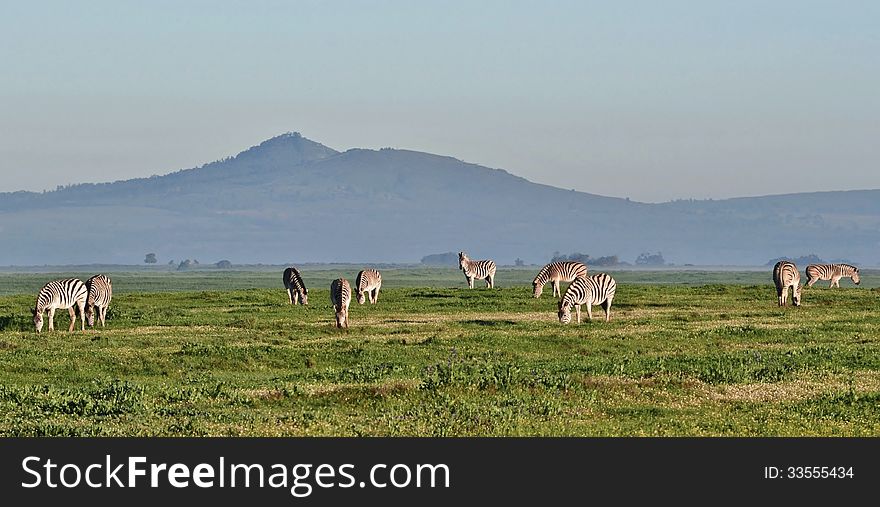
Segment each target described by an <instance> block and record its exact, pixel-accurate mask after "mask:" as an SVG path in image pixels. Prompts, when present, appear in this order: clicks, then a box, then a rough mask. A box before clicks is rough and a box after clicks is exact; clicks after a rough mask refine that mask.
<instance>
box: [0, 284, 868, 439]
mask: <svg viewBox="0 0 880 507" xmlns="http://www.w3.org/2000/svg"><path fill="white" fill-rule="evenodd" d="M355 272H356V268H354V267H343V268H340V269H314V270H309V271H307V272H306V273H304V277H305V280H306V283H307V284H308V285H309V286H310V287H312V289H311V290H310V305H309V306H307V307H302V306H297V307H291V306H289V305H287V296H286V293H285V292H284V290H283V289H281V288H280V272H278V273H275V272H211V273H209V272H194V273H111V275H112V276H113V279H114V289H115V296H114V301H113V306H112V307H111V310H110V314H109V316H108V319H109V320H108V326H107V328H105V329H100V328H98V329H91V330H87V331H86V332H85V333H82V332H78V331H77V332H74V333H67V332H65V331H61V332H58V331H56V332H54V333H46V332H43V333H42V334H39V335H38V334H36V333H34V332H33V326H32V323H31V319H30V312H29V308H31V307H32V306H33V301H34V298H35V294H36V291H37V290H38V289H39V287H40V286H41V285H42V283H44V282H45V281H46V280H49V279H52V278H53V277H56V276H66V275H70V274H76V275H80V276H88V275H90V274H91V273H53V274H46V273H43V274H27V273H14V274H3V275H0V294H2V295H0V435H19V436H23V435H36V436H43V435H178V436H183V435H196V436H198V435H267V436H274V435H423V436H432V435H434V436H445V435H878V434H880V289H878V288H877V286H878V285H880V276H878V274H877V273H866V274H865V275H864V276H863V283H862V287H858V288H856V287H853V286H852V284H851V283H849V282H848V280H847V281H843V282H842V284H841V285H844V286H845V288H843V289H839V290H829V289H827V288H825V287H824V286H823V287H819V286H818V285H817V286H816V287H814V288H812V289H808V290H806V291H805V293H804V300H805V302H804V306H802V307H800V308H785V309H780V308H778V307H777V306H776V303H775V293H774V289H773V287H772V284H771V283H770V281H769V274H768V273H767V272H701V271H690V272H687V273H672V272H638V271H631V272H619V273H618V272H614V273H613V274H614V276H615V278H616V279H617V280H618V282H619V284H620V286H619V288H618V294H617V297H616V299H615V302H614V308H613V320H612V322H610V323H604V322H601V321H595V322H592V323H583V324H581V325H575V324H571V325H568V326H563V325H561V324H559V323H558V321H557V320H556V316H555V301H554V299H553V298H551V297H550V295H549V287H548V290H545V296H544V297H543V298H541V299H538V300H536V299H533V298H531V294H530V287H528V282H529V281H530V278H531V276H532V275H533V271H532V270H502V271H500V272H499V275H498V278H497V282H498V285H499V286H500V288H499V289H496V290H487V289H485V288H480V289H474V290H467V289H466V288H465V284H464V277H463V276H461V275H460V274H459V273H457V272H456V271H454V270H452V269H449V270H444V269H397V270H394V269H388V270H383V277H384V278H385V285H386V288H385V289H384V290H383V292H382V294H381V296H380V298H379V304H378V305H375V306H370V305H364V306H360V305H357V304H356V303H355V304H354V305H353V306H352V309H351V322H352V327H351V328H350V329H349V330H347V331H344V330H337V329H336V328H335V327H333V312H332V309H331V307H330V303H329V297H328V291H327V287H328V286H329V282H330V280H331V279H332V278H335V277H336V276H338V275H340V274H342V275H345V276H348V278H349V279H350V280H353V279H354V274H355ZM643 282H649V283H643ZM823 285H827V283H825V284H823ZM596 309H597V310H599V309H598V308H596ZM599 311H600V312H601V310H599ZM56 320H57V322H56V327H57V328H60V329H62V330H66V327H67V322H68V318H67V315H66V312H60V313H59V314H58V316H57V317H56Z"/></svg>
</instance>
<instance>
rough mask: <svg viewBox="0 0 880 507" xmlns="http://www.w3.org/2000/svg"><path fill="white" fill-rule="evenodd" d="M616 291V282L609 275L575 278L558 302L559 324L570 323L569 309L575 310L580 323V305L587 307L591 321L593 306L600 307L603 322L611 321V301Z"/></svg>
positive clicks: (600, 274)
mask: <svg viewBox="0 0 880 507" xmlns="http://www.w3.org/2000/svg"><path fill="white" fill-rule="evenodd" d="M616 291H617V282H615V281H614V278H611V276H610V275H607V274H605V273H599V274H596V275H593V276H588V277H585V278H576V279H575V280H574V281H573V282H571V285H569V286H568V289H566V290H565V294H563V295H562V299H560V300H559V313H558V315H559V322H562V323H563V324H568V323H569V322H571V307H572V306H574V307H575V309H577V322H578V324H580V323H581V305H587V316H588V317H589V318H590V320H593V306H594V305H602V309H603V310H605V322H608V321H610V320H611V301H612V300H613V299H614V293H615V292H616Z"/></svg>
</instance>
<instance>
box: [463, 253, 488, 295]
mask: <svg viewBox="0 0 880 507" xmlns="http://www.w3.org/2000/svg"><path fill="white" fill-rule="evenodd" d="M458 267H459V268H461V270H462V271H463V272H464V276H465V278H467V282H468V287H470V288H471V289H473V288H474V279H480V280H486V286H487V287H489V288H490V289H491V288H492V287H494V286H495V262H493V261H491V260H488V259H486V260H480V261H472V260H470V259H468V256H467V254H466V253H464V252H458Z"/></svg>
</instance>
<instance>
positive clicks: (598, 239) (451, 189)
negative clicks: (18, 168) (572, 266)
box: [0, 134, 880, 265]
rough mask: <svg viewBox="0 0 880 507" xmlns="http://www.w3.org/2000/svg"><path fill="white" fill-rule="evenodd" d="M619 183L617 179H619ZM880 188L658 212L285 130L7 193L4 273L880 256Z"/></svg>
mask: <svg viewBox="0 0 880 507" xmlns="http://www.w3.org/2000/svg"><path fill="white" fill-rule="evenodd" d="M610 177H613V176H610ZM878 225H880V191H877V190H872V191H863V192H826V193H817V194H796V195H786V196H770V197H759V198H745V199H729V200H723V201H676V202H672V203H665V204H643V203H638V202H632V201H628V200H625V199H618V198H610V197H603V196H598V195H593V194H589V193H583V192H575V191H572V190H564V189H560V188H555V187H551V186H547V185H540V184H536V183H532V182H530V181H528V180H525V179H523V178H520V177H517V176H514V175H511V174H509V173H507V172H505V171H503V170H499V169H489V168H486V167H482V166H479V165H475V164H468V163H465V162H462V161H460V160H457V159H454V158H451V157H444V156H438V155H432V154H428V153H420V152H414V151H407V150H393V149H382V150H364V149H352V150H348V151H345V152H338V151H336V150H333V149H331V148H328V147H326V146H323V145H321V144H319V143H316V142H314V141H310V140H308V139H306V138H303V137H302V136H300V135H299V134H284V135H281V136H278V137H275V138H272V139H269V140H267V141H265V142H263V143H262V144H260V145H259V146H254V147H252V148H250V149H248V150H246V151H243V152H242V153H240V154H239V155H237V156H236V157H233V158H230V159H226V160H221V161H217V162H212V163H210V164H206V165H204V166H202V167H199V168H195V169H187V170H182V171H178V172H175V173H171V174H167V175H164V176H154V177H151V178H140V179H133V180H127V181H118V182H113V183H104V184H83V185H74V186H71V187H67V188H63V189H59V190H57V191H53V192H45V193H31V192H15V193H5V194H0V231H2V233H3V238H4V248H3V249H2V250H0V264H44V263H50V264H59V263H60V264H66V263H92V262H108V263H117V262H118V263H137V262H140V261H141V260H142V259H143V256H144V254H145V253H146V252H155V253H156V254H157V255H158V257H159V262H167V261H168V260H169V259H175V260H181V259H184V258H191V259H199V260H201V261H202V262H203V263H204V262H214V261H216V260H218V259H230V260H232V261H233V262H287V261H299V262H303V261H352V262H382V261H385V262H415V261H418V260H419V259H420V258H422V257H423V256H425V255H427V254H432V253H439V252H448V251H458V250H462V249H464V250H466V251H468V252H469V253H470V254H471V256H472V257H475V258H482V257H489V256H491V257H493V258H495V259H496V260H497V261H498V262H500V263H512V262H513V259H515V258H517V257H519V258H522V259H523V260H525V261H526V262H535V263H540V262H545V261H546V260H548V259H549V258H550V257H551V255H552V254H553V252H555V251H560V252H571V251H578V252H583V253H589V254H591V255H593V256H600V255H618V256H619V257H620V258H621V259H622V260H629V261H632V259H634V258H635V257H636V256H637V255H638V254H639V253H641V252H644V251H661V252H663V255H664V257H665V258H666V260H667V261H669V262H674V263H678V264H682V263H695V264H719V263H723V264H753V265H760V264H764V263H765V262H766V261H767V259H769V258H772V257H778V256H781V255H795V256H796V255H802V254H806V253H816V254H818V255H820V256H822V257H825V258H837V257H846V258H850V259H853V260H856V261H858V262H862V263H866V264H878V263H880V253H877V250H878V249H877V247H878V246H880V233H878V231H880V227H878Z"/></svg>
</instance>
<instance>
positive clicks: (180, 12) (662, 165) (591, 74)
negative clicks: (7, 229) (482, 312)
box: [0, 1, 880, 201]
mask: <svg viewBox="0 0 880 507" xmlns="http://www.w3.org/2000/svg"><path fill="white" fill-rule="evenodd" d="M878 26H880V3H877V2H867V1H866V2H830V1H829V2H809V1H798V2H794V1H790V2H789V1H774V2H751V1H735V2H733V1H731V2H720V1H719V2H697V1H692V2H675V1H671V2H648V1H645V2H633V1H622V2H540V3H538V2H516V1H507V2H503V1H485V2H479V3H475V2H455V1H446V2H403V1H399V2H398V1H393V2H392V1H388V2H381V1H375V2H366V1H363V2H353V1H351V2H319V1H304V2H259V1H257V2H220V1H216V2H201V1H189V2H161V1H160V2H123V1H115V2H97V1H95V2H75V3H74V2H39V1H35V2H3V15H2V17H0V62H2V66H3V72H2V74H0V171H2V174H3V175H4V178H2V179H0V191H12V190H20V189H28V190H42V189H47V188H48V189H51V188H55V186H57V185H60V184H67V183H73V182H82V181H112V180H117V179H127V178H131V177H137V176H149V175H152V174H164V173H167V172H171V171H174V170H177V169H181V168H188V167H193V166H197V165H200V164H202V163H204V162H208V161H211V160H214V159H217V158H222V157H225V156H228V155H233V154H235V153H237V152H238V151H241V150H242V149H245V148H247V147H248V146H250V145H253V144H257V143H259V142H260V141H261V140H263V139H265V138H268V137H271V136H273V135H276V134H279V133H281V132H286V131H300V132H301V133H302V134H303V135H304V136H306V137H308V138H310V139H313V140H316V141H318V142H322V143H324V144H326V145H328V146H331V147H333V148H337V149H347V148H351V147H366V148H380V147H384V146H391V147H397V148H407V149H415V150H423V151H428V152H432V153H440V154H444V155H452V156H455V157H458V158H461V159H463V160H466V161H469V162H475V163H480V164H484V165H487V166H490V167H501V168H504V169H507V170H508V171H510V172H513V173H515V174H518V175H521V176H524V177H526V178H529V179H531V180H533V181H537V182H542V183H548V184H552V185H557V186H561V187H564V188H575V189H578V190H583V191H587V192H593V193H598V194H604V195H613V196H620V197H630V198H632V199H637V200H644V201H663V200H669V199H675V198H689V197H696V198H706V197H712V198H722V197H733V196H742V195H762V194H769V193H782V192H793V191H815V190H835V189H853V188H880V167H878V154H880V147H878V144H880V143H878V142H877V140H878V139H880V93H878V90H880V58H878V56H877V55H880V30H878V29H877V27H878Z"/></svg>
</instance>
